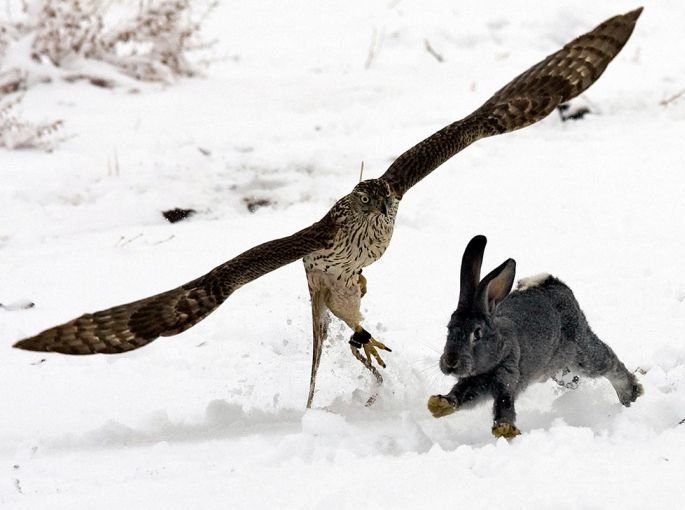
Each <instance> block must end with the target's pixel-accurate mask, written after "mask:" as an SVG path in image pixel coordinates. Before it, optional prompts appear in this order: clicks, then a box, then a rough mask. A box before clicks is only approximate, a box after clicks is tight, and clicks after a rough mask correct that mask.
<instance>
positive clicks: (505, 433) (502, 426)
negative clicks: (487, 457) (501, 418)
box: [492, 422, 521, 439]
mask: <svg viewBox="0 0 685 510" xmlns="http://www.w3.org/2000/svg"><path fill="white" fill-rule="evenodd" d="M519 434H521V431H520V430H519V429H518V428H516V425H514V424H513V423H506V422H500V423H495V424H494V425H493V426H492V435H493V436H495V437H503V438H505V439H513V438H515V437H516V436H518V435H519Z"/></svg>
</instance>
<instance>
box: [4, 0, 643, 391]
mask: <svg viewBox="0 0 685 510" xmlns="http://www.w3.org/2000/svg"><path fill="white" fill-rule="evenodd" d="M641 11H642V9H641V8H640V9H636V10H634V11H631V12H629V13H626V14H624V15H620V16H615V17H613V18H611V19H609V20H607V21H605V22H604V23H602V24H601V25H599V26H598V27H597V28H595V29H594V30H592V31H591V32H588V33H587V34H584V35H581V36H580V37H578V38H576V39H574V40H573V41H571V42H570V43H568V44H567V45H565V46H564V47H563V48H562V49H560V50H559V51H557V52H555V53H553V54H551V55H550V56H548V57H547V58H545V59H544V60H542V61H541V62H539V63H538V64H536V65H534V66H533V67H531V68H530V69H528V70H527V71H525V72H524V73H522V74H521V75H519V76H517V77H516V78H514V79H513V80H512V81H511V82H510V83H509V84H507V85H506V86H505V87H503V88H502V89H500V90H499V91H497V92H496V93H495V94H494V95H493V96H492V97H491V98H490V99H489V100H488V101H486V102H485V103H484V104H483V105H482V106H481V107H480V108H478V109H477V110H476V111H474V112H473V113H472V114H470V115H468V116H467V117H465V118H463V119H462V120H459V121H457V122H454V123H452V124H450V125H449V126H446V127H445V128H443V129H441V130H439V131H437V132H436V133H434V134H433V135H431V136H429V137H428V138H426V139H425V140H423V141H422V142H419V143H418V144H417V145H415V146H414V147H412V148H411V149H409V150H408V151H406V152H405V153H404V154H402V155H401V156H400V157H399V158H397V160H396V161H395V162H394V163H393V164H392V165H391V166H390V167H389V168H388V170H387V171H386V172H385V173H384V174H383V175H382V176H381V177H380V178H379V179H372V180H369V181H363V182H362V183H360V184H359V185H358V186H357V187H356V188H355V190H354V191H353V192H352V193H350V194H348V195H346V196H344V197H343V198H341V199H340V200H339V201H338V202H336V204H335V205H334V206H333V207H332V208H331V210H330V211H329V212H328V213H327V214H326V216H324V218H323V219H322V220H320V221H318V222H316V223H314V224H313V225H311V226H309V227H307V228H305V229H303V230H301V231H299V232H297V233H295V234H293V235H291V236H288V237H284V238H282V239H276V240H273V241H269V242H267V243H264V244H261V245H259V246H256V247H254V248H252V249H250V250H248V251H246V252H244V253H242V254H241V255H238V256H237V257H235V258H234V259H231V260H229V261H228V262H226V263H224V264H222V265H220V266H218V267H216V268H214V269H213V270H212V271H210V272H209V273H207V274H205V275H204V276H201V277H200V278H197V279H196V280H193V281H191V282H188V283H186V284H184V285H182V286H180V287H178V288H176V289H173V290H170V291H167V292H163V293H161V294H157V295H155V296H152V297H148V298H145V299H141V300H139V301H134V302H132V303H128V304H125V305H120V306H115V307H113V308H110V309H107V310H103V311H100V312H96V313H92V314H85V315H82V316H81V317H78V318H77V319H74V320H72V321H69V322H67V323H65V324H62V325H60V326H56V327H53V328H50V329H48V330H46V331H43V332H42V333H39V334H38V335H36V336H33V337H31V338H27V339H24V340H21V341H19V342H17V343H16V344H15V345H14V346H15V347H17V348H20V349H27V350H32V351H52V352H60V353H64V354H94V353H119V352H125V351H130V350H132V349H137V348H138V347H141V346H143V345H145V344H147V343H149V342H151V341H152V340H154V339H155V338H158V337H160V336H170V335H175V334H178V333H180V332H182V331H185V330H186V329H188V328H190V327H192V326H193V325H195V324H197V323H198V322H199V321H201V320H202V319H204V318H205V317H206V316H207V315H209V314H210V313H211V312H212V311H214V310H215V309H216V308H217V307H218V306H219V305H220V304H221V303H222V302H223V301H224V300H225V299H226V298H227V297H228V296H229V295H230V294H231V293H232V292H233V291H235V290H236V289H237V288H239V287H240V286H242V285H244V284H246V283H248V282H251V281H252V280H254V279H256V278H259V277H260V276H262V275H264V274H266V273H268V272H270V271H273V270H275V269H277V268H279V267H281V266H283V265H285V264H289V263H291V262H293V261H295V260H297V259H301V258H303V257H304V258H305V263H306V266H305V270H306V271H307V276H308V281H309V283H310V292H311V293H312V294H311V297H312V312H313V322H314V353H313V360H312V361H313V363H312V375H311V385H310V396H309V403H311V398H312V396H313V390H314V380H315V377H316V368H317V366H318V360H319V356H320V352H321V344H322V342H323V339H324V338H325V336H326V320H325V317H324V315H325V309H326V308H328V309H330V310H332V311H333V312H334V313H335V314H336V315H338V316H339V317H340V318H341V319H343V320H344V321H345V322H346V323H347V324H349V325H350V326H351V327H353V328H354V329H355V332H356V333H359V328H361V327H360V326H359V321H360V320H361V315H360V314H359V299H360V298H361V292H360V291H359V287H358V283H357V281H356V280H355V279H353V276H356V275H358V274H359V273H360V271H361V268H362V267H364V266H365V265H368V264H369V263H371V262H373V261H374V260H377V259H378V258H379V257H380V256H381V255H382V253H383V251H384V250H385V248H386V247H387V245H388V243H389V242H390V236H391V234H392V227H393V225H394V219H395V212H396V210H397V204H398V201H399V200H400V199H401V198H402V197H403V195H404V194H405V193H406V192H407V190H409V188H411V187H412V186H414V185H415V184H416V183H418V182H419V181H420V180H421V179H423V178H424V177H425V176H426V175H428V174H429V173H430V172H432V171H433V170H434V169H435V168H437V167H438V166H440V165H441V164H442V163H444V162H445V161H447V160H448V159H449V158H451V157H452V156H454V155H455V154H456V153H457V152H459V151H461V150H462V149H464V148H465V147H467V146H468V145H470V144H471V143H473V142H475V141H476V140H478V139H480V138H484V137H487V136H492V135H497V134H501V133H505V132H509V131H514V130H516V129H520V128H522V127H525V126H528V125H530V124H533V123H535V122H537V121H539V120H541V119H543V118H544V117H546V116H547V115H549V114H550V113H551V112H552V111H554V109H555V108H556V107H557V106H559V105H560V104H561V103H564V102H566V101H568V100H570V99H572V98H574V97H576V96H577V95H578V94H580V93H581V92H583V91H584V90H586V89H587V88H588V87H589V86H590V85H592V83H594V82H595V81H596V80H597V79H598V78H599V77H600V75H601V74H602V73H603V72H604V70H605V69H606V67H607V65H608V64H609V62H611V60H612V59H613V58H614V57H615V56H616V55H617V54H618V52H619V51H620V50H621V48H622V47H623V45H624V44H625V43H626V41H627V40H628V38H629V37H630V34H631V33H632V31H633V28H634V26H635V22H636V21H637V19H638V17H639V15H640V13H641ZM360 193H367V194H368V196H370V197H371V198H372V200H377V202H378V205H377V209H378V210H377V211H374V212H373V213H369V215H368V216H364V215H360V214H359V211H360V210H365V209H364V207H363V206H362V205H361V204H360V202H359V200H360V198H359V197H360ZM388 193H389V194H388ZM384 194H388V196H387V201H385V202H384V200H386V199H385V198H383V195H384ZM367 202H368V197H367ZM360 207H361V209H360ZM379 212H381V213H383V214H384V216H382V217H379V216H377V214H378V213H379ZM372 214H374V215H376V216H373V217H372ZM369 225H371V228H369ZM312 284H314V286H316V287H317V288H316V289H314V288H313V287H312ZM361 331H364V330H363V329H361ZM367 335H368V333H367ZM370 361H371V360H369V366H370Z"/></svg>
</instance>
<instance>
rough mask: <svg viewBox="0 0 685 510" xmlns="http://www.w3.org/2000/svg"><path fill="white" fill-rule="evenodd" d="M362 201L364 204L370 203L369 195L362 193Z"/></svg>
mask: <svg viewBox="0 0 685 510" xmlns="http://www.w3.org/2000/svg"><path fill="white" fill-rule="evenodd" d="M361 201H362V204H368V203H369V197H367V196H366V195H362V198H361Z"/></svg>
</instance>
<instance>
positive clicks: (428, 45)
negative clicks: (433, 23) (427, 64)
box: [423, 39, 445, 63]
mask: <svg viewBox="0 0 685 510" xmlns="http://www.w3.org/2000/svg"><path fill="white" fill-rule="evenodd" d="M423 44H424V46H425V47H426V51H427V52H428V53H430V54H431V55H432V56H433V57H434V58H435V60H437V61H438V62H440V63H443V62H444V61H445V58H444V57H443V56H442V55H441V54H440V53H438V52H437V51H435V50H434V49H433V46H431V43H430V42H429V41H428V39H424V40H423Z"/></svg>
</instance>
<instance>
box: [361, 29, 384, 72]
mask: <svg viewBox="0 0 685 510" xmlns="http://www.w3.org/2000/svg"><path fill="white" fill-rule="evenodd" d="M383 39H384V34H383V33H380V34H379V32H378V29H377V28H376V27H373V32H371V42H370V43H369V51H368V53H367V55H366V62H364V69H369V68H370V67H371V65H372V64H373V62H374V61H375V60H376V57H378V54H379V53H380V52H381V47H382V46H383Z"/></svg>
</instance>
